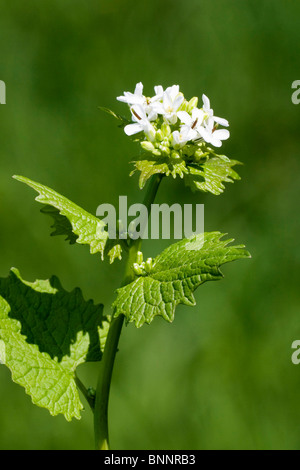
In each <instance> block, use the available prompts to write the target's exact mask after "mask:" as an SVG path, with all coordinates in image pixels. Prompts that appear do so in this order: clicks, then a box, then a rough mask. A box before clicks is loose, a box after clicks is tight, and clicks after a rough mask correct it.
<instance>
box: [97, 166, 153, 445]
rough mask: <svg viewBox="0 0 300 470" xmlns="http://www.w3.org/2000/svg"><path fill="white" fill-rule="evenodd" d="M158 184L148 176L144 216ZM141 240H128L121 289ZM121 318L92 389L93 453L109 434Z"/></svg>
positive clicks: (114, 325) (116, 320) (111, 333)
mask: <svg viewBox="0 0 300 470" xmlns="http://www.w3.org/2000/svg"><path fill="white" fill-rule="evenodd" d="M161 180H162V175H154V176H152V178H151V180H150V183H149V186H148V188H147V192H146V195H145V199H144V201H143V204H144V205H145V206H146V207H147V210H148V216H149V215H150V212H151V204H152V203H153V202H154V199H155V196H156V193H157V190H158V187H159V184H160V182H161ZM141 244H142V239H141V238H139V239H137V240H132V243H131V245H130V248H129V253H128V259H127V263H126V268H125V273H124V279H123V282H122V286H125V285H127V284H129V283H130V282H132V281H133V280H134V278H135V275H134V273H133V270H132V265H133V263H135V261H136V255H137V252H138V251H140V249H141ZM124 318H125V317H124V315H120V316H118V317H117V318H113V320H112V322H111V325H110V328H109V331H108V335H107V339H106V344H105V349H104V353H103V357H102V361H101V363H100V372H99V378H98V383H97V389H96V399H95V406H94V433H95V444H96V449H97V450H109V448H110V447H109V434H108V401H109V392H110V384H111V379H112V372H113V367H114V362H115V357H116V353H117V350H118V343H119V339H120V334H121V331H122V326H123V323H124Z"/></svg>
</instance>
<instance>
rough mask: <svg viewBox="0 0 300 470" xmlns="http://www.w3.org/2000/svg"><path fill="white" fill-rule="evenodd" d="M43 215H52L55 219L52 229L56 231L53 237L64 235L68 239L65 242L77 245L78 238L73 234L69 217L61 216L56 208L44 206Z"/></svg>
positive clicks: (52, 234)
mask: <svg viewBox="0 0 300 470" xmlns="http://www.w3.org/2000/svg"><path fill="white" fill-rule="evenodd" d="M41 213H42V214H46V215H50V216H51V217H52V218H53V221H54V223H53V225H51V228H53V229H54V230H53V232H52V233H51V236H56V235H64V236H65V237H66V239H65V240H66V241H68V242H69V243H70V245H73V244H74V243H76V241H77V238H78V236H77V235H75V233H74V232H73V230H72V225H71V223H70V222H69V220H68V219H67V217H65V216H64V215H61V213H60V212H59V210H58V209H56V207H52V206H44V207H42V209H41Z"/></svg>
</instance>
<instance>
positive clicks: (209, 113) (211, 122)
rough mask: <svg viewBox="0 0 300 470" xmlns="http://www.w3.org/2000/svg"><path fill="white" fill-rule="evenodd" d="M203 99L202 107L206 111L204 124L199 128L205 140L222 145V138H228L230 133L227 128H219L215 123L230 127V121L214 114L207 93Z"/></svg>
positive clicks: (216, 145) (218, 145)
mask: <svg viewBox="0 0 300 470" xmlns="http://www.w3.org/2000/svg"><path fill="white" fill-rule="evenodd" d="M202 99H203V108H202V109H203V112H204V119H203V126H201V127H199V128H198V129H197V130H198V132H199V134H200V136H201V137H202V138H203V139H204V140H205V142H207V143H209V144H212V145H214V146H215V147H221V145H222V140H226V139H228V138H229V136H230V133H229V131H228V130H227V129H217V128H216V126H215V123H217V124H220V125H221V126H226V127H228V126H229V122H228V121H227V119H223V118H220V117H217V116H214V111H213V109H211V107H210V100H209V98H208V97H207V96H206V95H202Z"/></svg>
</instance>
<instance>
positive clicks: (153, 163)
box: [130, 157, 188, 189]
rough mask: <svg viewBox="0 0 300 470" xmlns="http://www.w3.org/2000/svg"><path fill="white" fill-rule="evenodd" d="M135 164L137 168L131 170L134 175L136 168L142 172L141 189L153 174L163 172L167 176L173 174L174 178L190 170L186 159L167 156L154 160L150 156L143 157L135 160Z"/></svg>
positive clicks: (140, 178) (182, 175)
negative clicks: (147, 157)
mask: <svg viewBox="0 0 300 470" xmlns="http://www.w3.org/2000/svg"><path fill="white" fill-rule="evenodd" d="M134 164H135V170H133V171H132V172H131V174H130V176H131V175H133V174H134V172H135V171H136V170H137V171H139V172H140V177H139V187H140V189H143V187H144V186H145V184H146V183H147V181H148V179H149V178H151V176H153V175H156V174H162V175H166V176H169V175H171V176H173V178H176V176H179V177H180V178H183V177H184V175H185V173H187V171H188V170H187V168H186V164H185V162H184V160H181V159H178V160H175V159H170V158H166V157H165V158H164V157H162V158H158V159H152V160H151V159H150V158H149V159H143V158H141V159H140V160H137V161H135V162H134Z"/></svg>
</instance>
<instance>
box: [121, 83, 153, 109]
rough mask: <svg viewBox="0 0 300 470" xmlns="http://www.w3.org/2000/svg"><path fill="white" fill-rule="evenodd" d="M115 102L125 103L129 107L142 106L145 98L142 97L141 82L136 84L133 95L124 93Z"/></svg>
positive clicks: (128, 92)
mask: <svg viewBox="0 0 300 470" xmlns="http://www.w3.org/2000/svg"><path fill="white" fill-rule="evenodd" d="M117 100H118V101H122V102H123V103H127V104H129V105H133V104H139V105H143V104H144V102H145V100H146V98H145V96H144V95H143V84H142V82H139V83H137V84H136V86H135V90H134V93H131V92H130V91H124V96H118V97H117Z"/></svg>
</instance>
